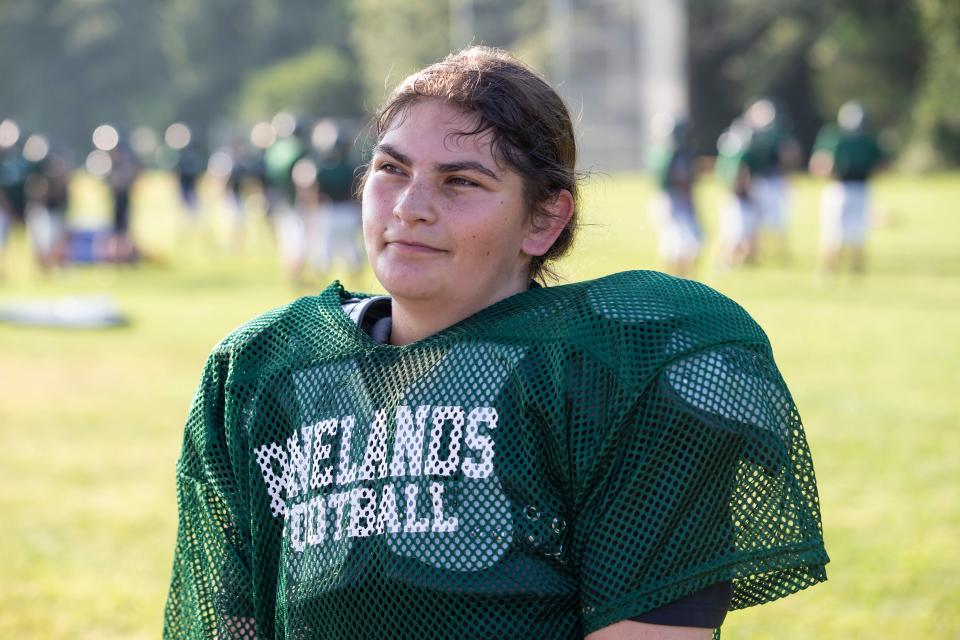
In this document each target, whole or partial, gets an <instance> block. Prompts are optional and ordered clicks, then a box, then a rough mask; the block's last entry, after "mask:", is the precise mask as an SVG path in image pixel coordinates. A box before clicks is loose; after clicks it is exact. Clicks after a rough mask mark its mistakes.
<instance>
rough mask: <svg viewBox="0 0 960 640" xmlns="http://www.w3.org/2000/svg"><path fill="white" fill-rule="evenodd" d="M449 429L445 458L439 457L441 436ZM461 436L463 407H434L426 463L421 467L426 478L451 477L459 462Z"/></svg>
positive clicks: (441, 442)
mask: <svg viewBox="0 0 960 640" xmlns="http://www.w3.org/2000/svg"><path fill="white" fill-rule="evenodd" d="M448 424H449V425H451V428H450V429H449V437H450V442H449V444H448V446H447V457H446V458H441V457H440V448H441V446H442V445H443V436H444V434H445V432H447V431H448V429H447V425H448ZM462 435H463V407H434V409H433V428H432V429H431V430H430V445H429V447H428V449H427V463H426V464H425V465H424V467H423V472H424V474H426V475H428V476H452V475H453V474H454V472H455V471H456V470H457V465H458V464H459V462H460V438H461V437H462Z"/></svg>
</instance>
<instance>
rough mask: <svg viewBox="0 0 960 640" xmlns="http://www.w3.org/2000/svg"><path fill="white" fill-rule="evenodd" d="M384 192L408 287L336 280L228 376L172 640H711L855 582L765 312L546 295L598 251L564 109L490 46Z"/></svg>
mask: <svg viewBox="0 0 960 640" xmlns="http://www.w3.org/2000/svg"><path fill="white" fill-rule="evenodd" d="M376 125H377V131H376V133H377V137H376V146H375V148H374V154H373V159H372V162H371V163H370V165H369V168H368V170H367V174H366V176H365V183H364V188H363V227H364V237H365V242H366V245H367V251H368V254H369V259H370V263H371V265H372V267H373V270H374V272H375V274H376V276H377V278H378V280H379V281H380V283H381V284H382V285H383V287H384V289H385V290H386V291H387V292H388V293H389V297H387V296H375V297H370V296H366V295H360V294H353V293H350V292H347V291H345V290H344V289H343V288H342V287H341V286H340V285H339V283H333V284H332V285H330V286H329V287H328V288H327V289H326V290H324V291H323V292H321V293H320V294H319V296H314V297H308V298H303V299H300V300H298V301H295V302H293V303H292V304H290V305H288V306H286V307H284V308H281V309H278V310H275V311H273V312H270V313H268V314H266V315H264V316H262V317H260V318H258V319H255V320H253V321H252V322H250V323H248V324H247V325H245V326H244V327H242V328H240V329H239V330H237V331H235V332H234V333H233V334H231V335H230V336H229V337H228V338H226V339H225V340H224V341H223V342H222V343H221V344H220V345H219V346H218V347H217V348H216V349H215V350H214V352H213V354H212V355H211V357H210V359H209V360H208V362H207V366H206V369H205V373H204V377H203V380H202V382H201V385H200V388H199V390H198V392H197V395H196V397H195V400H194V403H193V407H192V409H191V412H190V416H189V419H188V423H187V428H186V436H185V441H184V447H183V452H182V455H181V458H180V461H179V464H178V500H179V507H180V531H179V537H178V543H177V551H176V558H175V560H174V572H173V580H172V585H171V590H170V595H169V599H168V602H167V609H166V621H165V635H166V636H167V637H170V638H194V637H210V638H214V637H216V638H224V637H229V638H350V639H360V638H398V639H399V638H418V639H419V638H583V637H588V638H590V639H591V640H604V639H613V638H657V639H664V640H670V639H677V640H680V639H698V638H709V637H711V635H712V634H713V633H714V630H715V629H717V628H718V627H719V626H720V623H721V622H722V621H723V617H724V614H725V613H726V611H727V610H728V609H732V608H741V607H746V606H750V605H753V604H758V603H761V602H765V601H768V600H773V599H775V598H778V597H781V596H784V595H787V594H789V593H792V592H794V591H797V590H799V589H802V588H805V587H807V586H810V585H812V584H814V583H816V582H819V581H821V580H823V579H825V574H824V569H823V566H824V564H825V563H826V562H827V556H826V554H825V552H824V550H823V543H822V536H821V529H820V516H819V509H818V502H817V492H816V485H815V481H814V476H813V467H812V463H811V461H810V455H809V450H808V448H807V445H806V442H805V440H804V435H803V428H802V426H801V423H800V420H799V417H798V415H797V413H796V410H795V408H794V405H793V403H792V401H791V399H790V395H789V393H788V391H787V389H786V387H785V386H784V384H783V382H782V380H781V378H780V375H779V373H778V372H777V369H776V366H775V365H774V363H773V359H772V355H771V351H770V347H769V344H768V342H767V340H766V337H765V336H764V334H763V332H762V331H761V330H760V329H759V327H757V325H756V324H755V323H754V322H753V321H752V320H751V319H750V318H749V317H748V316H747V314H746V313H745V312H744V311H743V310H742V309H741V308H740V307H738V306H737V305H736V304H735V303H733V302H731V301H730V300H728V299H726V298H724V297H722V296H720V295H719V294H717V293H715V292H714V291H712V290H710V289H708V288H706V287H704V286H702V285H699V284H696V283H693V282H690V281H683V280H677V279H674V278H671V277H669V276H665V275H662V274H657V273H651V272H632V273H622V274H617V275H613V276H609V277H606V278H602V279H599V280H595V281H591V282H583V283H577V284H569V285H563V286H553V287H544V286H541V285H539V284H536V281H537V280H542V277H543V274H544V273H545V272H546V269H547V261H549V260H551V259H553V258H555V257H557V256H559V255H560V254H562V253H563V252H564V251H565V250H566V249H567V248H568V247H569V245H570V242H571V240H572V235H573V232H574V230H575V228H576V203H577V181H576V174H575V170H574V167H575V162H576V151H575V143H574V135H573V129H572V125H571V122H570V118H569V115H568V113H567V110H566V108H565V107H564V105H563V103H562V101H561V100H560V98H559V97H558V96H557V94H556V93H555V92H554V91H553V90H552V89H551V88H550V87H549V86H548V85H547V84H546V83H545V82H544V81H543V80H542V79H541V78H540V77H539V76H537V75H536V74H535V73H534V72H532V71H531V70H530V69H528V68H526V67H525V66H523V65H522V64H520V63H519V62H517V61H516V60H514V59H513V58H511V57H510V56H509V55H507V54H505V53H503V52H500V51H496V50H491V49H487V48H480V47H477V48H472V49H468V50H466V51H463V52H461V53H459V54H455V55H452V56H450V57H448V58H447V59H445V60H443V61H442V62H439V63H437V64H435V65H432V66H430V67H427V68H426V69H424V70H422V71H420V72H419V73H417V74H415V75H413V76H411V77H410V78H408V79H407V80H405V81H404V82H403V83H402V84H401V85H400V86H399V87H398V88H397V89H396V90H395V92H394V93H393V95H392V96H391V97H390V98H389V99H388V101H387V103H386V105H385V106H384V107H383V109H382V110H381V111H380V113H379V115H378V118H377V120H376Z"/></svg>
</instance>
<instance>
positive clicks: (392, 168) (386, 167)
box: [375, 160, 403, 175]
mask: <svg viewBox="0 0 960 640" xmlns="http://www.w3.org/2000/svg"><path fill="white" fill-rule="evenodd" d="M375 166H376V169H377V171H383V172H384V173H389V174H393V175H403V170H402V169H401V168H400V167H398V166H397V165H396V164H394V163H393V162H390V161H389V160H383V161H381V162H377V163H376V165H375Z"/></svg>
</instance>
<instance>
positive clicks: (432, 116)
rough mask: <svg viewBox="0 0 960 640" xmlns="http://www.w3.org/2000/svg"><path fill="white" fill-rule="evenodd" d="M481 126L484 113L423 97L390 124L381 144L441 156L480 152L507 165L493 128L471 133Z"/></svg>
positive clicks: (478, 153) (498, 162) (406, 150)
mask: <svg viewBox="0 0 960 640" xmlns="http://www.w3.org/2000/svg"><path fill="white" fill-rule="evenodd" d="M479 125H480V116H479V115H477V114H476V113H474V112H472V111H467V110H465V109H462V108H460V107H457V106H455V105H452V104H450V103H448V102H446V101H444V100H441V99H439V98H422V99H419V100H416V101H415V102H412V103H411V104H409V105H408V106H407V107H406V108H404V109H403V110H402V111H400V112H399V113H397V115H396V117H395V118H394V119H393V121H392V122H391V123H390V124H389V126H388V127H387V128H386V130H385V131H384V132H383V135H381V136H380V143H382V144H390V145H391V146H395V147H398V148H400V147H402V148H401V149H400V150H401V151H404V152H405V153H407V152H413V151H420V152H432V153H437V154H441V155H445V154H449V155H457V156H462V155H464V154H466V155H473V156H476V155H479V156H483V157H486V158H489V159H492V161H494V162H495V164H496V165H497V166H498V167H500V168H503V166H502V163H501V162H500V159H499V157H498V155H499V154H497V152H496V149H494V145H493V133H492V131H491V130H489V129H488V130H486V131H482V132H480V133H476V134H470V133H469V132H471V131H474V130H476V129H477V128H478V126H479Z"/></svg>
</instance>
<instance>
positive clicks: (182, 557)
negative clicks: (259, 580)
mask: <svg viewBox="0 0 960 640" xmlns="http://www.w3.org/2000/svg"><path fill="white" fill-rule="evenodd" d="M228 370H229V356H228V355H226V354H225V353H216V352H215V353H214V355H212V356H211V357H210V359H209V361H208V363H207V366H206V368H205V370H204V374H203V378H202V380H201V383H200V386H199V388H198V389H197V392H196V394H195V396H194V399H193V403H192V406H191V408H190V413H189V416H188V418H187V423H186V428H185V433H184V443H183V449H182V452H181V456H180V459H179V461H178V463H177V505H178V510H179V528H178V533H177V543H176V551H175V556H174V561H173V577H172V579H171V584H170V591H169V594H168V597H167V603H166V608H165V612H164V638H167V639H171V640H173V639H181V638H190V639H197V638H241V639H242V638H251V639H252V638H255V637H256V633H257V629H256V624H255V613H254V605H253V602H252V600H253V598H252V595H251V594H252V579H251V574H250V566H251V559H250V543H249V529H248V525H247V524H245V523H248V522H249V517H248V508H247V507H246V506H245V500H244V498H243V493H242V491H241V489H240V487H242V486H243V483H242V481H241V480H240V476H239V475H238V471H237V469H235V468H234V464H233V461H232V459H231V455H230V452H231V448H232V447H233V446H235V443H231V442H230V435H228V434H229V432H230V425H231V424H232V423H233V421H234V419H235V417H236V414H237V410H236V407H235V405H236V402H235V400H234V399H232V398H231V397H230V395H229V394H228V392H227V391H226V377H227V372H228Z"/></svg>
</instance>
